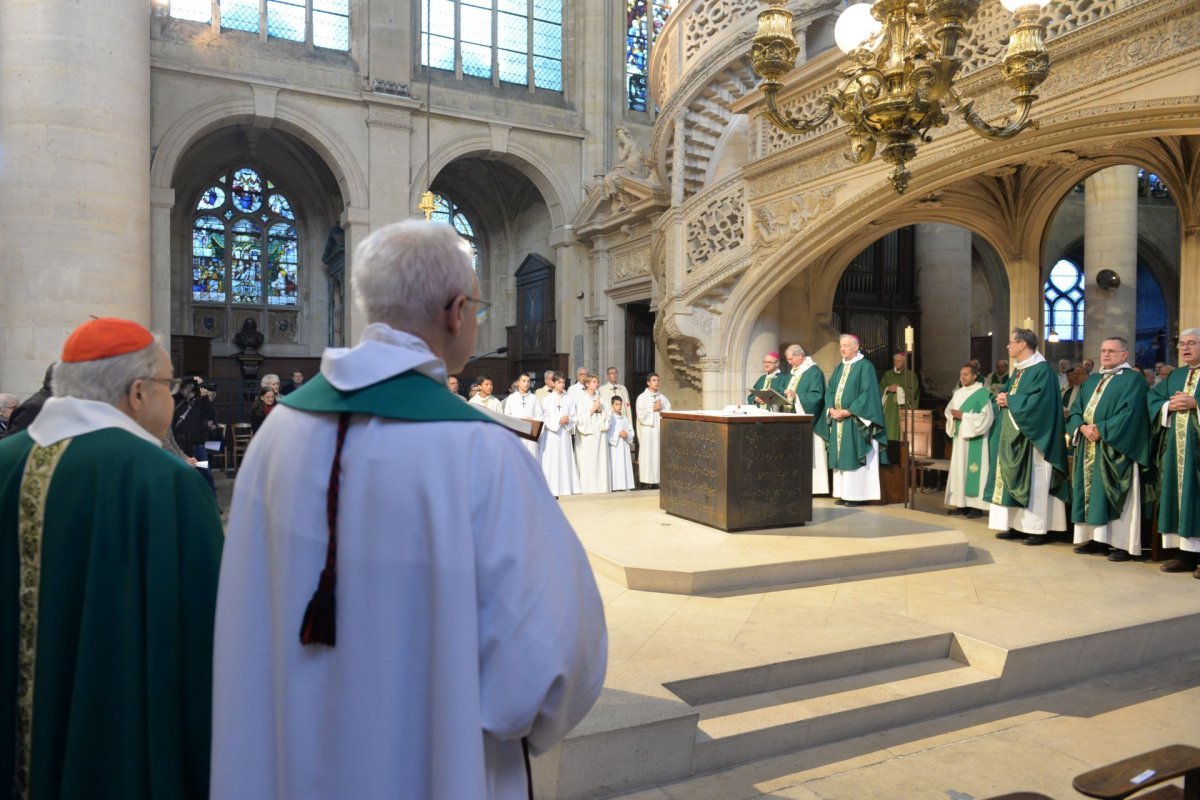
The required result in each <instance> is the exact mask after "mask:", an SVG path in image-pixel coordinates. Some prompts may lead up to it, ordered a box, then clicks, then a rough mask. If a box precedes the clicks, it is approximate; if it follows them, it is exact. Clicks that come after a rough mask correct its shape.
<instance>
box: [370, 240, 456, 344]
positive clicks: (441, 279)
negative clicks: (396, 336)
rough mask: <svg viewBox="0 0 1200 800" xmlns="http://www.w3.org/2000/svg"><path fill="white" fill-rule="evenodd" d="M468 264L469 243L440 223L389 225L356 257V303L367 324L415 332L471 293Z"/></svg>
mask: <svg viewBox="0 0 1200 800" xmlns="http://www.w3.org/2000/svg"><path fill="white" fill-rule="evenodd" d="M471 261H472V257H471V247H470V245H469V244H468V243H467V240H466V239H464V238H463V237H462V236H460V235H459V233H458V231H456V230H455V229H454V228H453V227H452V226H450V225H448V224H446V223H444V222H426V221H424V220H405V221H404V222H396V223H393V224H391V225H388V226H386V227H384V228H380V229H379V230H377V231H375V232H374V233H372V234H371V235H370V236H368V237H367V238H366V239H365V240H363V243H362V244H361V245H359V247H358V250H357V252H356V253H355V256H354V262H353V266H352V268H351V270H350V283H351V287H352V288H353V290H354V301H355V304H356V305H357V306H358V308H359V310H360V311H361V312H362V313H363V315H364V316H365V317H366V318H367V322H383V323H385V324H387V325H389V326H391V327H393V328H396V329H397V330H404V331H409V332H410V333H415V332H419V331H421V330H423V329H424V328H426V327H427V326H428V325H429V323H431V322H432V321H433V320H434V318H435V317H437V315H438V314H440V313H441V312H442V311H443V310H444V309H445V307H446V304H447V303H449V302H451V301H452V300H454V298H455V297H457V296H458V295H460V294H470V293H471V291H472V288H473V285H474V280H475V270H474V269H473V268H472V266H471Z"/></svg>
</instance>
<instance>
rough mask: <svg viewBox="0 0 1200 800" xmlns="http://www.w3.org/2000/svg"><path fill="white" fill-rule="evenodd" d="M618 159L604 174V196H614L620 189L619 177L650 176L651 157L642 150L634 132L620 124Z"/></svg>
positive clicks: (618, 129) (618, 130)
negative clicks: (635, 139)
mask: <svg viewBox="0 0 1200 800" xmlns="http://www.w3.org/2000/svg"><path fill="white" fill-rule="evenodd" d="M616 136H617V161H616V163H615V164H613V168H612V169H610V170H609V171H608V174H606V175H605V176H604V196H605V197H613V196H615V195H616V194H617V192H618V191H619V186H618V178H621V177H622V176H626V177H630V178H642V179H645V178H649V177H650V159H649V158H648V157H647V156H646V154H645V152H644V151H643V150H642V146H641V145H639V144H638V143H637V142H636V141H634V138H633V133H632V132H631V131H630V130H629V128H627V127H625V126H624V125H618V126H617V129H616Z"/></svg>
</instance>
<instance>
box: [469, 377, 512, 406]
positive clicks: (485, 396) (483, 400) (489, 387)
mask: <svg viewBox="0 0 1200 800" xmlns="http://www.w3.org/2000/svg"><path fill="white" fill-rule="evenodd" d="M475 380H476V381H478V383H479V393H478V394H476V395H475V396H473V397H472V398H471V404H472V405H476V406H483V407H484V408H486V409H488V410H489V411H498V412H502V411H503V410H504V407H503V406H502V405H501V404H500V401H499V400H497V399H496V398H495V397H493V396H492V392H493V391H495V389H496V384H495V383H494V382H493V381H492V378H491V376H490V375H480V376H479V377H478V378H476V379H475Z"/></svg>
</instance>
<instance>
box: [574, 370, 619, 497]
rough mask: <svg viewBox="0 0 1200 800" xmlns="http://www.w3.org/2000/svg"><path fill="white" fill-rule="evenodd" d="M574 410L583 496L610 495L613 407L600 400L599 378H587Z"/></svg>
mask: <svg viewBox="0 0 1200 800" xmlns="http://www.w3.org/2000/svg"><path fill="white" fill-rule="evenodd" d="M583 386H584V389H583V394H581V395H579V396H578V399H577V402H576V406H575V463H577V464H578V465H579V488H580V489H582V490H583V494H603V493H607V492H610V491H612V475H611V469H610V467H609V464H608V455H609V453H608V451H609V447H608V422H609V417H610V416H612V407H611V406H609V405H607V404H606V403H605V402H604V399H603V398H602V397H600V378H598V377H597V376H595V375H588V376H587V378H586V379H585V380H584V382H583Z"/></svg>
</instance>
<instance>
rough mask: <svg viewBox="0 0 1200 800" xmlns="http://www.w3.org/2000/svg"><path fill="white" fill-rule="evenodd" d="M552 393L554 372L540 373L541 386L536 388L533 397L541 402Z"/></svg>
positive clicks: (550, 370)
mask: <svg viewBox="0 0 1200 800" xmlns="http://www.w3.org/2000/svg"><path fill="white" fill-rule="evenodd" d="M552 391H554V370H552V369H548V370H546V371H545V372H543V373H542V385H541V386H539V387H538V388H537V391H535V392H534V393H533V396H534V397H536V398H537V399H538V401H539V402H541V401H542V400H545V399H546V395H548V394H550V392H552Z"/></svg>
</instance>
